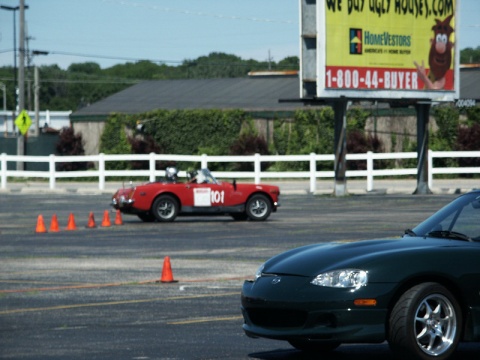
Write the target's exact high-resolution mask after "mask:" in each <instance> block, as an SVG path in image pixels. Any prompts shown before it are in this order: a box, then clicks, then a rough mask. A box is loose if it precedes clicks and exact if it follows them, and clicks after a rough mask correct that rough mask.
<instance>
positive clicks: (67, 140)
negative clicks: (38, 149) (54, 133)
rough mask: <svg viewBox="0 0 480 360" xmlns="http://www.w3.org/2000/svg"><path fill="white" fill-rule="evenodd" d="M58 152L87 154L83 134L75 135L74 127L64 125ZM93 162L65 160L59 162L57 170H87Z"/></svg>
mask: <svg viewBox="0 0 480 360" xmlns="http://www.w3.org/2000/svg"><path fill="white" fill-rule="evenodd" d="M55 148H56V151H57V154H58V155H60V156H67V155H85V150H84V148H83V139H82V135H81V134H77V135H75V132H74V131H73V128H72V127H64V128H63V129H62V130H61V131H60V138H59V140H58V142H57V145H56V147H55ZM90 166H91V164H88V163H87V162H83V161H82V162H77V161H75V162H64V163H57V165H56V168H57V171H77V170H86V169H87V168H88V167H90Z"/></svg>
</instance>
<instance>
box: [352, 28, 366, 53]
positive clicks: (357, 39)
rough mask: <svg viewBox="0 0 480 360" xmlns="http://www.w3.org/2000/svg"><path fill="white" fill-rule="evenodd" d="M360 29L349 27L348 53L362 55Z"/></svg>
mask: <svg viewBox="0 0 480 360" xmlns="http://www.w3.org/2000/svg"><path fill="white" fill-rule="evenodd" d="M362 33H363V31H362V29H350V55H362V48H363V46H362V39H363V34H362Z"/></svg>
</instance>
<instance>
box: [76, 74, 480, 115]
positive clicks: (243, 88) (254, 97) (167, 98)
mask: <svg viewBox="0 0 480 360" xmlns="http://www.w3.org/2000/svg"><path fill="white" fill-rule="evenodd" d="M299 86H300V85H299V79H298V77H297V76H250V77H247V78H221V79H185V80H157V81H145V82H141V83H139V84H136V85H133V86H131V87H129V88H127V89H125V90H123V91H120V92H118V93H116V94H113V95H111V96H109V97H107V98H105V99H103V100H100V101H98V102H96V103H94V104H92V105H90V106H87V107H84V108H82V109H80V110H78V111H76V112H74V113H73V114H72V115H73V116H72V117H92V116H93V117H94V116H106V115H108V114H110V113H112V112H116V113H124V114H138V113H143V112H149V111H152V110H157V109H166V110H186V109H190V110H193V109H243V110H245V111H292V110H295V109H299V108H302V107H303V106H304V105H303V103H301V102H299V101H298V102H284V101H280V100H281V99H283V100H286V99H290V100H291V99H299V96H300V89H299ZM460 87H461V88H460V98H461V99H477V101H480V67H467V68H462V69H460Z"/></svg>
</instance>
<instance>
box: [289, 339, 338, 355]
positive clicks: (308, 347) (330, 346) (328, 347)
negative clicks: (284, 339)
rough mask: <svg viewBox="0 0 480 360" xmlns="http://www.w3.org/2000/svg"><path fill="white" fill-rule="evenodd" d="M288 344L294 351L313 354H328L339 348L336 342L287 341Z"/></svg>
mask: <svg viewBox="0 0 480 360" xmlns="http://www.w3.org/2000/svg"><path fill="white" fill-rule="evenodd" d="M288 342H289V344H290V345H292V346H293V347H294V348H295V349H298V350H301V351H305V352H315V353H326V352H330V351H333V350H335V349H336V348H337V347H339V346H340V343H338V342H323V341H322V342H319V341H312V340H289V341H288Z"/></svg>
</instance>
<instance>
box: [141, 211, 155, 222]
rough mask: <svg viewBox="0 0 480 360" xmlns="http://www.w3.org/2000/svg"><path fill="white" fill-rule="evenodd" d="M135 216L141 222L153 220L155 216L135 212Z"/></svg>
mask: <svg viewBox="0 0 480 360" xmlns="http://www.w3.org/2000/svg"><path fill="white" fill-rule="evenodd" d="M137 216H138V218H139V219H140V220H142V221H143V222H154V221H155V216H153V215H152V214H150V213H141V214H137Z"/></svg>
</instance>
